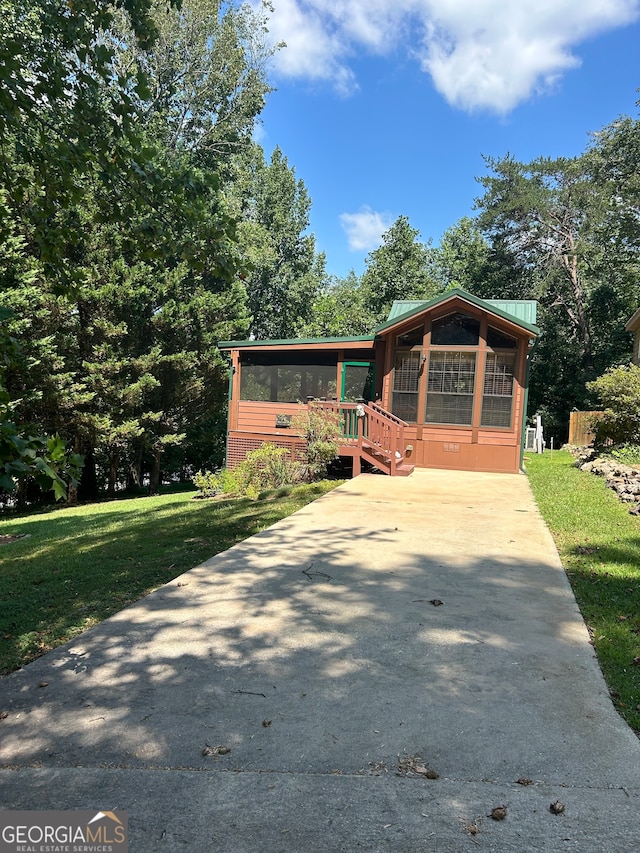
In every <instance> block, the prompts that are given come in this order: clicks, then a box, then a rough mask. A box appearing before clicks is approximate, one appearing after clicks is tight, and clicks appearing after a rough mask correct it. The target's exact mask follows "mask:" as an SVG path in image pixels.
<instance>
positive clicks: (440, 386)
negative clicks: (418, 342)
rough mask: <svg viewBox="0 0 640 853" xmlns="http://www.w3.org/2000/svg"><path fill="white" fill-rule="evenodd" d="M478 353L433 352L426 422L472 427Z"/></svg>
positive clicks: (428, 383) (430, 361)
mask: <svg viewBox="0 0 640 853" xmlns="http://www.w3.org/2000/svg"><path fill="white" fill-rule="evenodd" d="M475 375H476V353H475V352H459V351H451V350H442V351H439V350H432V351H431V355H430V357H429V376H428V379H427V406H426V413H425V422H426V423H429V424H460V425H462V426H469V425H471V421H472V418H473V393H474V388H475Z"/></svg>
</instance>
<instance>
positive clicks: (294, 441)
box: [227, 435, 304, 468]
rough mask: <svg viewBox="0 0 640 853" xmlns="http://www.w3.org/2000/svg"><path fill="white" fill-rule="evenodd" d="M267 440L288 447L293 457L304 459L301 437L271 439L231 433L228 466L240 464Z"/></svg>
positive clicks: (278, 445) (233, 466)
mask: <svg viewBox="0 0 640 853" xmlns="http://www.w3.org/2000/svg"><path fill="white" fill-rule="evenodd" d="M265 442H268V443H269V444H275V446H276V447H286V449H287V450H288V451H289V453H290V455H291V458H292V459H302V457H303V456H304V443H303V442H302V441H301V440H300V439H299V438H295V437H292V438H289V439H284V438H279V437H278V438H274V439H270V438H267V437H263V438H254V437H249V436H247V437H246V438H245V437H240V436H237V435H230V436H229V443H228V447H227V465H228V467H229V468H235V467H236V465H239V464H240V463H241V462H242V461H243V460H244V459H245V457H246V455H247V453H249V452H250V451H251V450H256V449H257V448H258V447H260V445H261V444H264V443H265Z"/></svg>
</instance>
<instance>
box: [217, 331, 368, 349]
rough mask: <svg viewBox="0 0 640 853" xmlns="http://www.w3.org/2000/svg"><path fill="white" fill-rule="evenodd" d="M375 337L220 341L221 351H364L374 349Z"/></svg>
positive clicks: (219, 347)
mask: <svg viewBox="0 0 640 853" xmlns="http://www.w3.org/2000/svg"><path fill="white" fill-rule="evenodd" d="M374 344H375V336H374V335H366V336H364V337H352V338H290V339H285V340H266V341H220V343H219V344H218V349H221V350H249V349H258V348H259V349H262V350H278V351H279V352H282V351H283V350H284V351H287V350H289V351H294V350H300V349H304V350H305V351H307V352H308V351H309V350H339V349H342V350H356V349H357V350H362V349H373V346H374Z"/></svg>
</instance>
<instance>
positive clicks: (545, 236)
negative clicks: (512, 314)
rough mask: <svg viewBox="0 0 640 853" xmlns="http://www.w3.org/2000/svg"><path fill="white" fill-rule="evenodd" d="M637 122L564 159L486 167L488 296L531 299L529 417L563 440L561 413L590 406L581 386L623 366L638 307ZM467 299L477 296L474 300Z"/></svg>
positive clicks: (609, 130) (565, 416)
mask: <svg viewBox="0 0 640 853" xmlns="http://www.w3.org/2000/svg"><path fill="white" fill-rule="evenodd" d="M639 150H640V122H639V121H637V120H633V119H630V118H622V119H620V120H619V121H616V122H614V123H613V124H611V125H610V126H608V127H606V128H604V129H603V130H602V131H601V132H600V133H597V134H594V136H593V140H592V143H591V145H590V146H589V147H588V148H587V150H586V151H585V153H584V154H583V155H581V156H580V157H576V158H573V159H562V158H561V159H557V160H551V159H548V158H540V159H538V160H535V161H533V162H531V163H519V162H517V161H516V160H514V159H513V158H512V157H509V156H507V157H504V158H502V159H498V160H495V159H489V160H488V161H487V163H488V166H489V168H490V170H491V174H489V175H487V176H485V177H483V178H482V179H481V183H482V184H483V186H484V188H485V192H484V195H483V196H482V197H481V198H480V199H479V200H478V208H479V210H480V213H479V216H478V224H479V226H480V227H481V228H482V230H483V232H484V234H485V236H486V238H487V240H488V243H489V245H490V247H491V249H490V252H489V255H488V258H489V259H490V260H491V262H492V263H491V266H492V267H493V269H496V267H495V266H494V264H493V261H494V260H497V261H498V262H499V267H500V273H499V276H498V278H496V277H495V276H494V275H493V273H491V272H490V273H489V275H488V276H487V280H488V281H490V282H491V283H492V284H493V283H495V285H496V287H495V291H496V292H486V289H485V292H484V293H480V294H479V295H483V296H499V297H508V298H535V299H538V301H539V305H540V311H539V316H538V325H539V326H540V327H541V329H542V336H541V338H540V341H539V343H538V346H537V348H536V351H535V355H534V358H533V361H532V372H531V394H530V407H531V408H530V411H532V412H535V411H539V412H541V413H542V414H543V418H544V421H545V426H546V427H547V433H548V434H549V433H550V434H552V435H554V436H555V437H556V438H557V439H560V440H564V439H566V431H567V428H568V420H569V412H570V411H571V409H573V408H577V409H590V408H593V407H594V405H595V403H594V399H593V391H592V390H590V388H589V385H588V383H589V382H590V381H591V380H594V379H595V378H596V377H597V376H598V375H600V374H601V373H602V372H603V371H604V370H606V368H608V367H610V366H611V365H615V364H619V363H620V362H621V361H624V360H628V359H629V357H630V354H631V345H630V344H631V342H630V337H629V335H628V333H626V332H625V330H624V325H625V322H626V320H627V319H628V318H629V317H630V316H631V314H633V312H634V311H635V310H636V308H637V307H638V305H639V304H640V289H639V288H638V280H639V279H638V272H639V271H640V263H639V256H638V251H639V249H640V215H639V213H638V211H639V210H640V204H639V201H640V190H639V183H638V179H637V162H638V151H639ZM476 292H477V291H476Z"/></svg>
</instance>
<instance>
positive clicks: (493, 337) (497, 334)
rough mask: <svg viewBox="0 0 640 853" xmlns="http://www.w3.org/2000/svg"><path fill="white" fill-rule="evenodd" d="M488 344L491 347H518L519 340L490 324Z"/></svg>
mask: <svg viewBox="0 0 640 853" xmlns="http://www.w3.org/2000/svg"><path fill="white" fill-rule="evenodd" d="M487 346H488V347H491V349H516V347H517V346H518V341H517V340H516V339H515V338H512V337H511V335H507V333H506V332H501V331H500V329H494V328H493V326H489V328H488V329H487Z"/></svg>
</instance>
